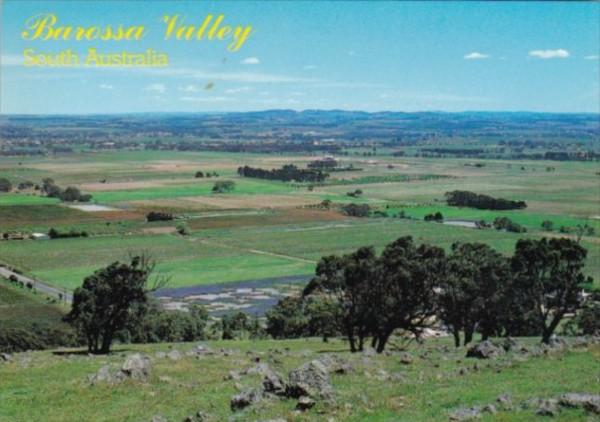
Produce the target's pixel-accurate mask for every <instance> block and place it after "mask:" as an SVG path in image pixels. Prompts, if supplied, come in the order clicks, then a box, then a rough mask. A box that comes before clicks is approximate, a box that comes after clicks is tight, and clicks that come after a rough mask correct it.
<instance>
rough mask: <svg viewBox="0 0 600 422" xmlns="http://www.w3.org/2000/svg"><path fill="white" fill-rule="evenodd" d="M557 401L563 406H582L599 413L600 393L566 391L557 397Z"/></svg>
mask: <svg viewBox="0 0 600 422" xmlns="http://www.w3.org/2000/svg"><path fill="white" fill-rule="evenodd" d="M558 403H559V404H560V405H561V406H564V407H575V408H583V409H585V410H587V411H588V412H591V413H595V414H597V415H600V395H597V394H585V393H567V394H563V395H562V396H560V397H559V399H558Z"/></svg>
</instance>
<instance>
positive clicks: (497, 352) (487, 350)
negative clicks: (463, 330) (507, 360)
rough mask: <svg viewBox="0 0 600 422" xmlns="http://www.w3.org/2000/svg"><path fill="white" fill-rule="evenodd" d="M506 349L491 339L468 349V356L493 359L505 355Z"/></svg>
mask: <svg viewBox="0 0 600 422" xmlns="http://www.w3.org/2000/svg"><path fill="white" fill-rule="evenodd" d="M504 353H505V352H504V349H503V348H501V347H498V346H496V345H495V344H494V343H492V342H491V341H489V340H486V341H482V342H481V343H478V344H476V345H475V346H473V347H471V348H470V349H469V350H467V357H468V358H478V359H493V358H497V357H499V356H501V355H503V354H504Z"/></svg>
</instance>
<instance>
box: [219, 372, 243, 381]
mask: <svg viewBox="0 0 600 422" xmlns="http://www.w3.org/2000/svg"><path fill="white" fill-rule="evenodd" d="M241 378H242V377H241V375H240V373H239V372H238V371H234V370H231V371H229V372H227V375H225V376H224V377H223V379H224V380H225V381H229V380H233V381H239V380H240V379H241Z"/></svg>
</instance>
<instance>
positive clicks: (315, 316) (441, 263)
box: [267, 236, 589, 352]
mask: <svg viewBox="0 0 600 422" xmlns="http://www.w3.org/2000/svg"><path fill="white" fill-rule="evenodd" d="M585 257H586V250H585V249H584V248H582V247H581V246H580V245H579V244H577V243H576V242H574V241H572V240H570V239H550V240H548V239H541V240H529V239H528V240H520V241H519V242H518V243H517V245H516V248H515V252H514V254H513V256H512V257H510V258H509V257H505V256H503V255H501V254H500V253H499V252H497V251H495V250H494V249H493V248H491V247H490V246H488V245H485V244H480V243H456V244H454V245H453V247H452V251H451V253H450V254H448V255H447V254H446V253H445V252H444V250H443V249H441V248H439V247H436V246H431V245H427V244H422V245H415V244H414V242H413V240H412V238H411V237H410V236H407V237H402V238H399V239H398V240H396V241H394V242H392V243H390V244H389V245H388V246H387V247H386V248H385V249H384V251H383V252H382V254H381V255H380V256H377V254H376V253H375V251H374V249H373V248H370V247H363V248H360V249H358V250H357V251H356V252H354V253H352V254H349V255H345V256H335V255H333V256H327V257H324V258H323V259H321V261H320V262H319V264H318V265H317V269H316V277H315V278H313V280H312V281H311V282H310V283H309V284H308V285H307V287H306V288H305V290H304V292H303V295H302V297H300V298H286V299H284V300H282V301H281V302H280V303H279V304H278V305H277V306H276V307H275V308H274V309H273V310H271V311H270V312H269V313H268V325H267V331H268V332H269V334H271V335H272V336H274V337H276V338H280V337H297V336H301V335H305V334H308V335H317V334H318V335H322V336H324V337H327V336H332V335H339V334H341V335H343V336H345V337H346V338H347V339H348V342H349V343H350V349H351V350H352V351H356V350H361V349H362V348H363V346H364V344H365V341H367V339H370V341H371V346H373V347H374V348H376V350H377V351H378V352H381V351H383V350H384V349H385V347H386V344H387V343H388V342H389V339H390V337H391V336H392V334H393V333H394V332H396V331H397V330H400V331H403V332H404V333H409V334H412V337H416V338H417V339H419V338H421V336H422V334H423V333H424V331H425V330H426V329H427V328H430V327H434V326H437V325H438V324H439V323H442V324H443V325H444V326H445V327H446V328H447V329H448V330H449V331H450V332H451V333H452V334H453V336H454V339H455V344H456V346H459V345H460V344H461V334H462V335H463V336H464V337H463V338H462V342H463V344H468V343H469V342H471V341H472V339H473V336H474V334H475V333H476V332H479V333H481V336H482V338H483V339H487V338H488V337H490V336H509V335H511V336H520V335H541V337H542V341H544V342H548V341H549V340H550V337H551V336H552V334H553V333H554V331H555V330H556V327H557V326H558V324H559V323H560V321H561V320H562V319H563V317H564V316H565V314H567V313H569V312H574V311H575V310H576V309H577V308H578V307H579V306H580V304H581V302H580V295H579V292H580V289H581V285H582V284H583V283H584V282H585V281H586V280H585V278H584V276H583V274H582V269H583V265H584V260H585ZM588 281H589V280H588Z"/></svg>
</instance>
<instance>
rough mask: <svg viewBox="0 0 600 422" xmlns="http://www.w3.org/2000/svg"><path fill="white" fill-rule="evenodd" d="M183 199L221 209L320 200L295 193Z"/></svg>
mask: <svg viewBox="0 0 600 422" xmlns="http://www.w3.org/2000/svg"><path fill="white" fill-rule="evenodd" d="M181 199H184V200H187V201H189V202H192V203H198V204H204V205H208V206H211V207H216V208H221V209H247V208H258V209H260V208H287V207H298V206H304V205H312V204H317V203H318V202H320V201H319V200H318V199H313V198H305V197H300V196H293V195H236V196H220V197H214V196H210V197H209V196H202V197H184V198H181Z"/></svg>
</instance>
